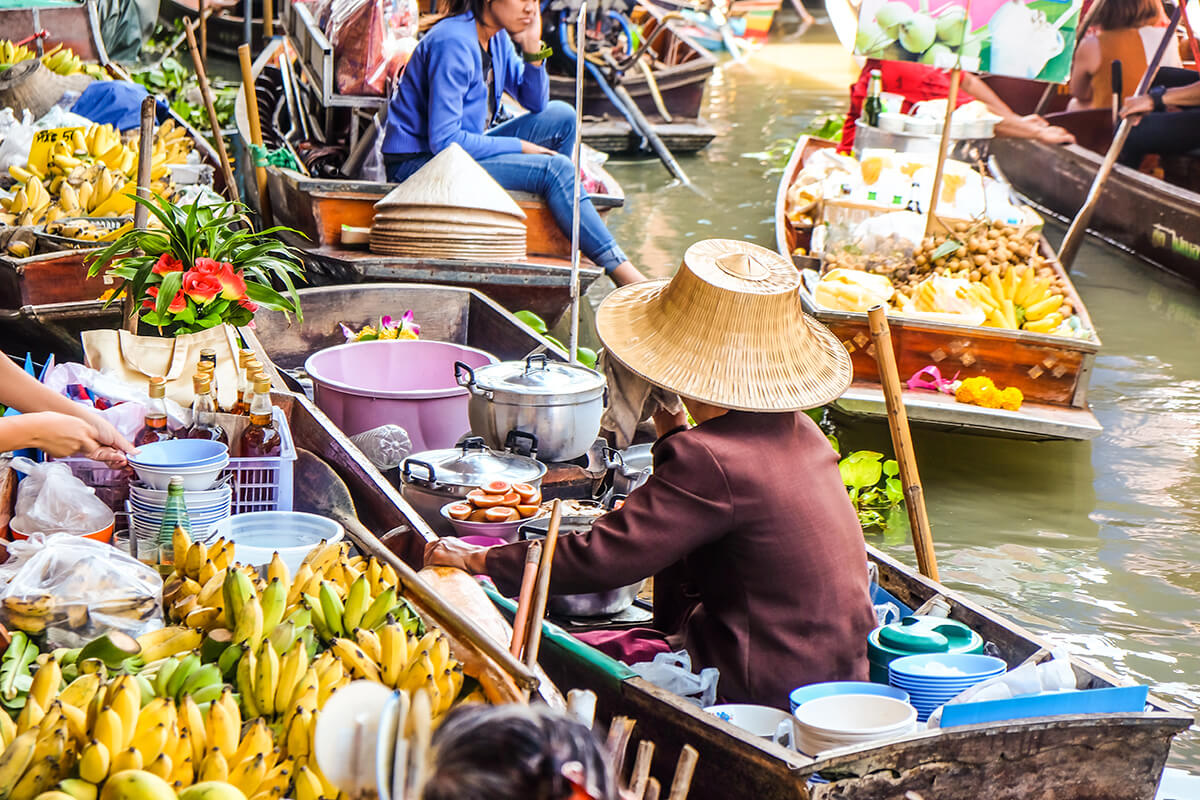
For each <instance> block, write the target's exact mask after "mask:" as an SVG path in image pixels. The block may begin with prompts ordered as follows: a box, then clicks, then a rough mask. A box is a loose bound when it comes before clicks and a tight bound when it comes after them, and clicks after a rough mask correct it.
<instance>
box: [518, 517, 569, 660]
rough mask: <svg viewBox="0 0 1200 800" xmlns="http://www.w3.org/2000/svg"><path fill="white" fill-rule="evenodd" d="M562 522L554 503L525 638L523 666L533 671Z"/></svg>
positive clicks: (548, 597)
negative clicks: (551, 569)
mask: <svg viewBox="0 0 1200 800" xmlns="http://www.w3.org/2000/svg"><path fill="white" fill-rule="evenodd" d="M561 521H562V502H561V501H559V500H555V501H554V506H553V508H552V509H551V510H550V527H549V529H548V530H547V531H546V541H545V544H544V545H543V547H542V561H541V563H540V564H538V573H537V585H536V586H535V588H534V593H533V607H532V608H531V609H530V612H529V633H528V634H527V635H526V637H525V656H524V659H523V660H524V662H525V666H527V667H529V668H530V669H533V667H534V666H536V665H537V660H538V650H539V649H540V648H541V645H542V620H543V619H545V617H546V601H547V600H549V599H550V568H551V567H553V566H554V549H555V547H556V546H557V544H558V526H559V524H560V523H561Z"/></svg>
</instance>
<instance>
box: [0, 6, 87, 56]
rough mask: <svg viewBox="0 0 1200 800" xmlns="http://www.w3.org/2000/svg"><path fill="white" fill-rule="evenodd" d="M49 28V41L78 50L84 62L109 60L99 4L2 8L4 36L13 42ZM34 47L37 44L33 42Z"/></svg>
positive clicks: (0, 19) (1, 32)
mask: <svg viewBox="0 0 1200 800" xmlns="http://www.w3.org/2000/svg"><path fill="white" fill-rule="evenodd" d="M41 31H48V32H49V33H48V36H47V41H49V42H52V43H53V44H54V45H56V44H62V45H63V46H64V47H69V48H71V49H72V50H74V51H75V55H77V56H79V58H80V59H81V60H82V61H89V62H95V63H97V64H107V63H108V51H107V50H105V48H104V39H103V38H102V37H101V35H100V20H99V18H98V16H97V14H96V4H95V3H69V4H60V5H46V6H41V7H40V6H38V4H36V3H30V4H29V5H28V6H23V7H19V8H10V7H5V8H2V9H0V36H2V37H3V38H5V39H9V40H10V41H13V42H19V41H21V40H23V39H26V38H29V37H31V36H34V35H35V34H37V33H39V32H41ZM30 47H33V45H32V44H31V45H30Z"/></svg>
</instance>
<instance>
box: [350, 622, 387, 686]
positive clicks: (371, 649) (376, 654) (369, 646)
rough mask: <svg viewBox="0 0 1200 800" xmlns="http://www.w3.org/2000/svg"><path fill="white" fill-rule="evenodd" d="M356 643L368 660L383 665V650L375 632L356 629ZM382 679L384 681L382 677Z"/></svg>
mask: <svg viewBox="0 0 1200 800" xmlns="http://www.w3.org/2000/svg"><path fill="white" fill-rule="evenodd" d="M354 641H355V643H356V644H357V645H358V647H359V649H360V650H362V651H363V653H364V654H365V655H366V657H367V658H369V659H371V661H373V662H374V663H376V664H380V663H381V659H382V657H383V652H382V651H383V648H382V645H381V644H380V643H379V636H378V635H376V633H375V631H371V630H365V629H363V628H355V629H354ZM380 677H381V679H382V675H381V676H380Z"/></svg>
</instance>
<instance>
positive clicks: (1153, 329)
mask: <svg viewBox="0 0 1200 800" xmlns="http://www.w3.org/2000/svg"><path fill="white" fill-rule="evenodd" d="M782 22H783V23H784V25H783V28H784V32H783V34H782V35H778V38H777V40H775V41H772V43H770V44H769V45H767V46H766V47H765V48H763V49H762V50H760V51H759V52H758V53H756V54H755V55H754V56H752V57H751V58H750V59H748V60H747V61H746V63H744V64H734V63H730V62H728V61H726V62H725V63H724V64H723V65H722V66H721V67H720V68H719V69H718V71H717V72H716V73H715V74H714V76H713V79H712V81H711V84H710V87H709V96H708V99H707V102H706V108H705V114H706V116H707V118H708V119H709V120H710V121H711V122H712V124H713V125H714V126H715V127H716V128H717V129H718V130H719V131H720V135H719V136H718V138H717V139H716V140H715V141H714V142H713V143H712V144H711V145H710V146H709V147H708V148H707V149H705V150H704V151H702V152H701V153H699V154H697V155H696V156H694V157H688V158H684V159H682V162H681V163H682V164H683V167H684V169H685V170H686V171H687V172H688V174H689V176H690V177H691V179H692V180H693V182H694V183H695V184H696V186H697V187H698V188H699V190H700V193H697V192H693V191H692V190H690V189H687V188H685V187H683V186H680V185H678V184H676V183H673V182H672V180H671V178H670V176H669V175H668V174H667V172H666V170H665V169H664V168H663V167H662V166H661V165H659V164H658V162H656V161H632V160H630V161H615V162H613V163H612V164H611V171H612V173H613V174H614V175H615V176H616V177H617V178H618V180H620V181H621V184H622V185H623V186H624V188H625V192H626V195H627V204H626V206H625V208H624V209H623V210H621V211H619V212H618V213H617V214H615V215H614V217H613V218H612V219H611V221H610V224H611V227H612V229H613V231H614V233H615V234H616V236H617V239H618V241H620V242H621V243H622V245H623V246H624V247H625V249H626V250H627V252H628V253H629V255H630V257H631V259H632V260H633V262H634V263H635V264H637V265H638V266H639V267H640V268H641V269H642V270H643V271H645V272H647V273H648V274H651V275H655V276H666V275H670V274H671V273H672V272H673V271H674V270H675V268H676V266H677V264H678V262H679V259H680V257H681V256H682V254H683V251H684V250H685V249H686V248H687V247H688V245H689V244H691V243H692V242H695V241H697V240H698V239H703V238H709V237H722V238H735V239H745V240H748V241H753V242H757V243H758V244H761V245H763V246H766V247H772V248H773V247H774V242H775V232H774V225H773V220H772V213H773V208H774V201H775V191H776V188H777V186H778V181H779V176H780V173H781V171H782V167H783V165H784V161H785V159H786V157H787V154H788V148H789V146H790V143H791V142H793V141H794V140H795V138H796V136H798V135H799V134H801V133H802V132H804V130H805V129H806V128H807V127H808V126H809V125H810V124H812V123H813V122H814V120H816V119H818V118H819V117H821V116H823V115H825V114H827V113H829V112H836V111H842V110H844V107H845V104H846V102H847V100H846V98H847V87H848V85H849V83H850V82H851V81H852V80H853V79H854V77H855V75H856V74H857V69H856V68H855V66H854V65H853V63H852V62H851V61H850V59H849V57H848V56H847V55H846V54H845V53H844V51H842V50H841V48H840V47H839V46H838V45H837V44H836V40H835V39H834V38H833V36H832V33H831V32H830V30H829V29H828V28H824V29H822V28H817V29H814V30H812V31H810V32H808V33H807V34H805V35H804V36H803V37H802V38H800V39H794V40H789V39H788V38H787V32H788V31H789V30H791V29H792V28H794V26H795V21H794V18H791V19H784V20H782ZM777 27H779V26H778V25H777ZM1059 236H1061V231H1055V232H1053V233H1052V238H1055V239H1056V238H1057V237H1059ZM1073 278H1074V281H1075V283H1076V286H1077V287H1078V289H1079V291H1080V293H1081V294H1082V295H1083V299H1084V301H1085V303H1086V304H1087V307H1088V310H1089V311H1090V313H1091V316H1092V319H1093V321H1094V322H1095V324H1096V327H1097V328H1098V331H1099V335H1100V339H1101V341H1102V342H1103V347H1102V349H1101V351H1100V355H1099V357H1098V358H1097V361H1096V369H1095V372H1094V373H1093V375H1092V379H1091V392H1090V399H1091V403H1092V407H1093V409H1094V410H1095V413H1096V415H1097V417H1099V419H1100V422H1101V423H1102V424H1103V425H1104V433H1103V434H1102V435H1101V436H1100V437H1099V438H1097V439H1095V440H1093V441H1091V442H1069V443H1067V442H1062V443H1040V444H1034V443H1022V442H1013V441H1005V440H999V439H984V438H979V437H972V436H963V435H954V434H942V433H932V432H928V431H918V432H917V433H916V447H917V456H918V462H919V466H920V471H921V478H922V480H923V483H924V487H925V496H926V500H927V504H928V509H929V515H930V518H931V521H932V526H933V536H934V540H935V542H936V548H937V556H938V560H939V566H940V571H941V577H942V580H943V581H944V582H945V583H946V584H948V585H949V586H951V587H953V588H955V589H958V590H962V591H965V592H967V593H968V594H970V595H972V596H973V597H975V598H976V599H977V600H979V601H981V602H982V603H984V604H985V605H987V606H989V607H991V608H993V609H994V610H996V611H999V612H1002V613H1004V614H1006V615H1008V616H1010V617H1011V618H1014V619H1016V620H1017V621H1019V622H1020V623H1021V624H1023V625H1025V626H1026V627H1028V628H1030V629H1031V630H1034V631H1036V632H1038V633H1040V634H1042V635H1044V636H1045V637H1046V638H1048V639H1050V640H1052V641H1053V642H1056V643H1060V644H1062V645H1065V646H1066V647H1068V648H1069V649H1070V650H1071V652H1072V653H1074V654H1076V655H1078V656H1081V657H1083V658H1086V659H1091V660H1094V661H1095V662H1098V663H1100V664H1102V665H1104V666H1105V667H1107V668H1109V669H1111V670H1113V671H1115V672H1117V673H1118V674H1122V675H1125V676H1128V677H1130V678H1132V679H1134V680H1137V681H1140V682H1144V683H1146V684H1148V685H1150V686H1151V687H1152V690H1153V691H1154V692H1156V693H1157V694H1158V695H1160V696H1161V697H1163V698H1164V699H1166V700H1168V701H1171V702H1174V703H1176V704H1178V705H1179V706H1181V707H1184V708H1186V709H1188V710H1189V712H1192V713H1195V711H1196V710H1197V709H1198V708H1200V613H1198V609H1200V566H1198V564H1200V501H1198V500H1197V497H1198V495H1200V357H1198V353H1200V349H1198V345H1200V292H1197V291H1195V290H1193V289H1191V288H1189V287H1187V286H1186V285H1184V284H1182V283H1180V282H1177V281H1175V280H1174V279H1172V278H1170V277H1167V276H1165V275H1163V274H1161V273H1159V272H1156V271H1155V270H1153V269H1151V268H1149V267H1146V266H1144V265H1142V264H1141V263H1140V262H1137V261H1135V260H1133V259H1131V258H1128V257H1125V256H1123V255H1120V254H1117V253H1115V252H1114V251H1112V250H1110V249H1107V248H1105V247H1102V246H1099V245H1096V244H1091V243H1089V244H1088V245H1087V246H1085V247H1084V248H1083V250H1082V252H1081V253H1080V256H1079V259H1078V262H1077V266H1076V269H1075V272H1074V274H1073ZM610 290H611V284H609V283H608V282H607V281H606V280H603V281H600V282H599V284H598V285H597V286H595V287H594V288H593V291H592V292H591V293H590V299H591V300H592V301H593V303H595V302H598V301H599V300H600V299H601V298H602V297H603V295H604V294H605V293H607V292H608V291H610ZM586 327H588V326H585V328H586ZM839 427H840V429H839V436H840V438H841V441H842V445H843V447H844V448H849V449H859V448H870V449H874V450H880V451H883V452H887V453H890V452H891V444H890V439H889V437H888V432H887V428H886V426H885V425H877V424H858V425H853V426H848V425H844V424H843V425H840V426H839ZM797 479H798V480H799V476H797ZM869 539H870V541H871V542H872V543H873V544H876V545H878V546H880V547H883V548H884V549H886V550H887V551H888V552H889V553H891V554H893V555H895V556H897V557H899V558H901V559H903V560H905V561H906V562H908V563H910V564H914V565H915V558H914V557H913V553H912V548H911V545H910V544H908V542H907V541H900V542H895V541H892V540H891V539H890V538H889V539H888V540H887V541H885V539H884V537H883V536H882V535H877V536H871V537H869ZM1172 764H1174V765H1175V766H1179V767H1184V768H1188V769H1190V770H1192V771H1193V772H1195V771H1200V736H1198V735H1196V734H1195V733H1186V734H1185V735H1183V736H1181V737H1179V738H1178V739H1177V740H1176V746H1175V749H1174V752H1173V756H1172Z"/></svg>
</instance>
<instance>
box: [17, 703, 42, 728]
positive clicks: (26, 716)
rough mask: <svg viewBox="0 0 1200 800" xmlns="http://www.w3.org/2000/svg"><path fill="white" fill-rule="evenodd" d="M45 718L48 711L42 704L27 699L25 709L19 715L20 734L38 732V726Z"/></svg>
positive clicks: (18, 726)
mask: <svg viewBox="0 0 1200 800" xmlns="http://www.w3.org/2000/svg"><path fill="white" fill-rule="evenodd" d="M44 716H46V709H44V708H42V706H41V704H40V703H38V702H37V701H36V700H33V699H31V698H26V700H25V707H24V708H22V709H21V713H20V714H18V715H17V731H18V732H19V733H24V732H25V731H29V730H32V731H37V729H38V724H39V723H40V722H41V721H42V717H44Z"/></svg>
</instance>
